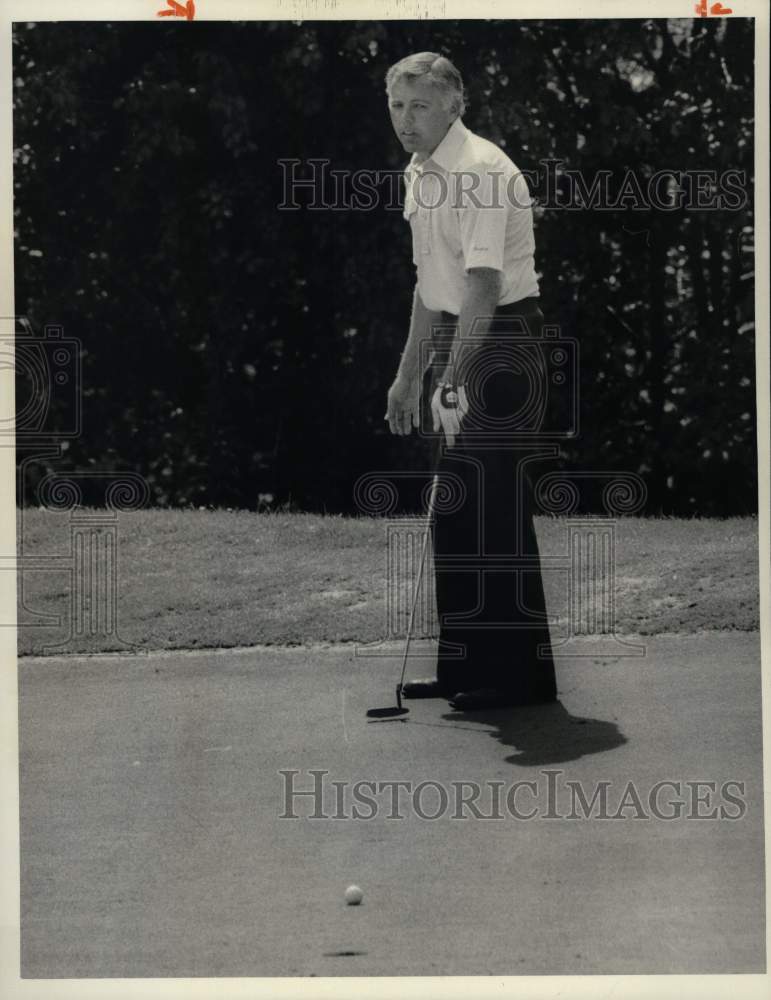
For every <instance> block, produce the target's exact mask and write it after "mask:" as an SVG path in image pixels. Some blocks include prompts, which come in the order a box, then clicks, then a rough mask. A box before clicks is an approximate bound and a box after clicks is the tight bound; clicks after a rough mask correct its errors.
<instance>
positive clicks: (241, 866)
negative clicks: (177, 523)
mask: <svg viewBox="0 0 771 1000" xmlns="http://www.w3.org/2000/svg"><path fill="white" fill-rule="evenodd" d="M637 641H640V642H644V643H645V645H646V655H645V656H644V657H641V658H629V657H625V656H621V655H620V652H621V650H620V649H617V650H616V655H611V651H610V650H609V649H608V648H607V647H606V650H605V655H602V656H600V655H596V654H595V653H592V651H591V649H590V648H589V647H588V646H585V647H584V652H585V653H586V654H587V655H578V654H579V653H580V652H581V650H580V649H577V648H574V649H573V655H571V656H563V657H560V658H559V660H558V684H559V692H560V700H559V703H558V704H555V705H551V706H542V707H536V708H529V709H508V710H499V711H496V712H482V713H475V714H473V715H472V714H466V715H461V714H459V713H453V712H451V711H450V710H449V708H448V706H447V704H446V703H445V702H442V701H425V702H411V703H410V713H409V715H408V716H407V717H406V718H405V719H404V720H396V721H390V722H370V721H368V720H367V719H366V715H365V712H366V709H367V708H369V707H372V706H377V705H382V704H388V703H389V702H390V701H391V699H392V697H393V689H394V683H395V679H396V677H397V675H398V670H399V667H400V659H399V655H398V653H399V649H398V647H394V648H393V649H391V650H390V653H391V655H390V656H389V655H380V656H373V655H369V656H363V655H361V656H359V655H356V651H354V650H353V649H347V650H344V649H335V648H330V649H315V650H309V649H294V650H288V649H283V650H278V649H276V650H272V651H266V650H261V651H260V650H251V651H247V652H239V653H234V652H222V653H217V654H214V653H205V652H201V653H197V654H194V655H190V654H180V653H166V654H162V655H148V656H141V657H97V658H91V659H78V658H67V659H57V658H55V657H47V658H41V659H35V658H27V659H23V660H22V661H21V662H20V725H21V744H20V752H21V797H20V804H21V835H22V857H21V862H22V886H21V888H22V972H23V975H24V976H27V977H39V978H46V977H74V978H80V977H116V976H121V977H124V976H126V977H137V976H139V977H156V976H161V977H167V976H311V975H316V976H349V975H376V976H381V975H437V974H439V975H488V974H493V975H517V974H522V975H525V974H535V975H540V974H545V973H553V974H580V973H603V974H608V973H706V972H716V973H741V972H760V971H762V970H763V968H764V965H765V961H764V935H765V931H764V900H763V893H764V881H763V879H764V872H763V826H762V808H763V789H762V756H761V717H760V663H759V656H760V652H759V640H758V636H757V634H755V633H741V632H734V633H724V634H718V633H712V634H701V635H687V636H657V637H647V638H645V639H640V638H638V640H637ZM379 651H380V652H381V653H386V654H387V653H388V652H389V650H388V649H382V648H381V649H380V650H379ZM367 652H369V653H370V654H371V653H373V652H376V650H374V649H373V648H370V649H369V650H367ZM432 652H433V651H432V649H431V647H430V645H429V644H422V643H418V644H417V645H416V647H415V660H414V662H413V663H411V665H410V666H411V669H410V672H409V674H408V676H420V675H422V674H425V673H427V672H428V673H430V670H431V666H432V662H433V659H432ZM312 770H315V771H317V772H319V773H320V772H326V773H325V774H324V775H323V782H324V784H323V789H324V794H323V797H322V799H321V801H320V803H317V802H316V801H315V799H314V797H313V796H304V797H295V798H291V797H290V798H289V800H288V799H287V789H288V785H287V781H288V778H287V775H283V776H282V774H281V773H280V772H281V771H286V772H289V771H294V772H297V773H296V774H295V775H294V776H293V778H292V780H294V781H295V783H296V784H295V786H294V787H295V788H296V789H305V790H308V789H312V788H313V785H314V780H316V779H314V777H313V776H312V775H311V773H310V772H311V771H312ZM332 781H338V782H344V783H352V782H356V781H370V782H373V781H374V782H381V783H382V782H394V781H403V782H409V783H410V786H409V791H405V790H402V791H401V792H400V793H399V798H398V800H397V806H398V807H399V812H400V813H401V815H402V816H403V818H400V819H399V818H389V816H390V814H391V811H392V810H391V798H390V793H389V792H386V793H384V794H376V795H375V796H374V800H375V803H376V809H375V814H374V815H373V816H372V817H371V818H368V819H365V818H359V819H354V818H352V802H351V794H352V793H351V785H350V784H348V785H345V786H340V787H342V788H343V799H342V801H341V802H338V800H337V795H336V792H335V788H334V786H332V785H331V782H332ZM461 781H468V782H476V783H478V784H479V785H480V787H481V788H482V789H483V792H482V797H481V798H480V799H479V800H478V802H477V806H478V808H479V809H480V810H481V811H482V812H483V813H485V814H487V813H490V812H492V809H491V798H490V795H491V789H492V788H493V787H494V785H493V783H495V782H497V783H498V784H499V786H500V788H502V789H503V794H504V799H503V805H502V812H503V817H502V818H501V819H495V818H491V819H484V818H479V817H476V818H475V817H474V816H473V815H470V814H469V812H468V810H462V812H463V813H464V815H463V816H461V817H460V818H453V814H454V810H455V807H456V806H457V802H458V796H457V792H456V791H455V789H456V788H457V787H458V782H461ZM697 781H701V782H707V783H712V784H707V785H702V786H695V785H694V782H697ZM421 782H429V783H433V784H430V785H425V786H424V787H423V790H422V792H420V793H418V795H417V798H415V797H414V796H415V790H416V788H417V787H418V786H419V785H420V783H421ZM517 782H531V783H532V784H531V785H530V786H529V787H527V786H524V785H522V786H520V788H519V791H516V792H514V793H513V795H514V803H515V806H516V808H517V811H518V812H519V813H520V814H522V815H520V816H517V815H512V814H511V813H509V812H508V809H507V806H506V804H505V797H506V795H507V794H508V793H509V790H510V789H511V788H512V786H513V785H514V784H515V783H517ZM549 782H552V783H553V789H554V791H553V793H552V792H550V791H549V788H550V785H549ZM570 782H573V783H574V784H573V785H572V786H571V785H570ZM662 782H674V783H675V785H674V786H668V790H667V789H664V790H663V792H662V794H661V796H660V799H659V807H660V811H661V812H668V811H671V809H672V808H673V807H672V802H673V801H674V800H675V799H676V798H679V799H681V800H683V801H685V803H686V805H685V808H684V815H680V816H679V817H676V818H673V819H664V818H658V817H657V816H654V815H652V813H651V805H650V803H651V793H652V790H653V789H654V788H655V787H656V786H657V785H660V783H662ZM731 782H733V783H737V784H733V785H730V784H727V783H731ZM575 783H579V784H580V787H581V789H582V791H583V793H584V794H585V796H586V798H587V800H590V799H591V798H592V795H593V794H594V793H595V792H596V791H597V790H598V789H600V788H602V787H605V789H606V795H607V803H606V810H605V812H606V813H607V814H609V815H616V818H600V816H599V815H598V814H597V812H596V810H595V812H592V811H589V818H580V817H579V818H570V815H569V814H570V812H571V807H572V802H571V794H575V792H571V788H575V787H576V785H575ZM630 783H631V785H632V786H633V788H634V790H635V793H636V795H637V796H638V799H639V803H640V805H641V807H642V813H641V812H640V808H639V806H638V805H637V804H636V803H635V802H634V795H633V794H632V793H630V792H629V786H630ZM689 783H690V784H689ZM388 787H389V788H392V787H393V786H388ZM694 787H696V792H694ZM441 788H444V789H445V790H447V792H448V795H449V796H450V798H449V800H448V804H447V807H446V808H445V809H444V811H443V812H442V810H441V809H440V807H441V805H442V798H441V792H440V791H439V789H441ZM675 788H678V789H679V792H677V793H676V792H675ZM533 789H534V791H533ZM699 789H700V790H699ZM360 791H361V788H360ZM731 795H733V798H734V804H733V805H732V804H731V801H730V796H731ZM624 796H626V801H627V807H626V808H625V809H622V810H620V808H619V807H620V804H621V802H622V800H624ZM694 796H695V798H696V799H701V801H700V802H699V801H697V802H696V803H695V804H694V801H693V799H694ZM288 801H289V804H290V810H291V811H294V812H295V814H296V815H297V818H281V814H282V813H286V812H287V811H288V810H287V802H288ZM416 802H417V806H416ZM550 802H551V811H552V812H554V813H556V815H555V816H551V817H550V816H549V815H547V813H548V812H549V803H550ZM629 803H631V804H629ZM668 803H669V805H667V804H668ZM317 807H318V811H319V812H321V814H322V815H321V816H319V817H318V818H316V819H311V818H309V814H310V813H311V812H312V811H313V810H314V809H315V808H317ZM533 809H535V810H536V814H535V815H534V816H532V817H531V818H529V819H526V818H523V815H524V814H526V813H528V812H531V811H532V810H533ZM715 809H717V813H716V814H715V815H713V811H714V810H715ZM721 810H722V811H723V813H724V816H723V818H720V813H721ZM437 811H439V815H438V817H437V818H436V819H433V820H432V819H428V818H421V812H422V813H423V814H426V815H430V814H433V813H435V812H437ZM675 811H676V808H675ZM360 812H364V814H365V815H366V814H370V813H371V812H372V808H371V807H369V808H364V807H362V809H361V810H360ZM335 814H338V815H342V816H343V818H337V819H336V818H333V817H334V816H335ZM696 814H699V815H700V816H701V818H696ZM728 814H730V815H733V816H734V817H735V818H728ZM351 883H356V884H357V885H359V886H361V887H362V889H363V891H364V901H363V903H362V905H361V906H358V907H348V906H346V905H345V902H344V891H345V889H346V887H347V886H348V885H350V884H351Z"/></svg>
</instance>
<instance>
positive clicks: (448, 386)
mask: <svg viewBox="0 0 771 1000" xmlns="http://www.w3.org/2000/svg"><path fill="white" fill-rule="evenodd" d="M439 388H440V389H441V393H440V396H439V401H440V402H441V404H442V406H443V407H444V408H445V409H446V410H455V409H457V407H458V387H457V386H455V385H453V383H452V382H440V383H439Z"/></svg>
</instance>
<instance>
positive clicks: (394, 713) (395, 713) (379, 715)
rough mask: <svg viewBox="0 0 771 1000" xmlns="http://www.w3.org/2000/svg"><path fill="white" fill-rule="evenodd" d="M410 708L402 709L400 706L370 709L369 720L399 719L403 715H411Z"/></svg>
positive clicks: (368, 711) (368, 710)
mask: <svg viewBox="0 0 771 1000" xmlns="http://www.w3.org/2000/svg"><path fill="white" fill-rule="evenodd" d="M409 711H410V710H409V709H408V708H402V707H401V706H400V705H390V706H389V707H388V708H368V709H367V718H368V719H397V718H399V717H400V716H402V715H408V714H409Z"/></svg>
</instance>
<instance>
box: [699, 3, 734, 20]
mask: <svg viewBox="0 0 771 1000" xmlns="http://www.w3.org/2000/svg"><path fill="white" fill-rule="evenodd" d="M693 9H694V10H695V11H696V13H697V14H698V15H699V17H707V16H708V12H707V0H701V2H700V3H697V4H696V6H695V7H694V8H693ZM709 14H712V15H713V17H720V16H721V15H723V14H733V11H732V10H731V8H730V7H724V6H723V5H722V4H721V3H720V0H718V2H717V3H713V4H712V6H711V7H710V8H709Z"/></svg>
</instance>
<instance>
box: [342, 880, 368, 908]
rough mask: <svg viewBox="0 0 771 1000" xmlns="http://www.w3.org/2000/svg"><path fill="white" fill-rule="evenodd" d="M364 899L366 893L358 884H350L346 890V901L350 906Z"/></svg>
mask: <svg viewBox="0 0 771 1000" xmlns="http://www.w3.org/2000/svg"><path fill="white" fill-rule="evenodd" d="M362 899H364V893H363V892H362V891H361V889H360V888H359V887H358V885H349V886H348V888H347V889H346V890H345V901H346V903H347V904H348V905H349V906H358V905H359V903H360V902H361V901H362Z"/></svg>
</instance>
